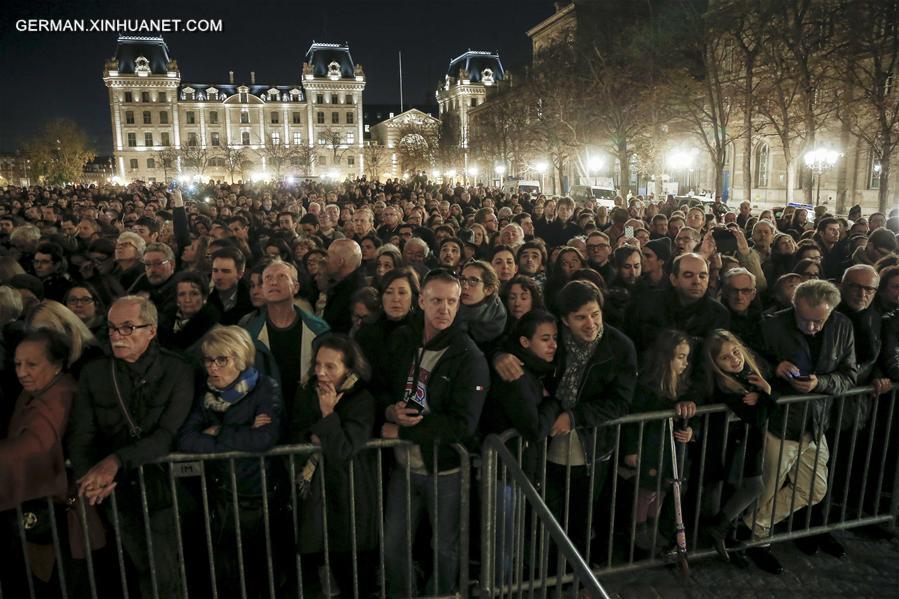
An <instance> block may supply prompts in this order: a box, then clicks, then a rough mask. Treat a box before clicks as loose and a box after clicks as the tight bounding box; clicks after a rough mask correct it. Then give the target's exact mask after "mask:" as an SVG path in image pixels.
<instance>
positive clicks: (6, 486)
mask: <svg viewBox="0 0 899 599" xmlns="http://www.w3.org/2000/svg"><path fill="white" fill-rule="evenodd" d="M77 392H78V384H77V383H76V382H75V379H73V378H72V377H71V376H70V375H68V374H66V375H63V376H62V377H60V378H59V380H57V381H56V383H54V384H53V385H52V386H51V387H50V388H49V389H47V390H45V391H44V392H43V393H42V394H40V395H38V396H35V395H32V394H31V393H28V392H27V391H22V393H21V394H20V395H19V399H18V401H17V402H16V407H15V410H14V411H13V415H12V419H11V420H10V424H9V434H8V435H7V437H6V439H3V440H2V441H0V511H3V510H8V509H11V508H14V507H16V506H17V505H19V504H20V503H22V502H23V501H27V500H29V499H36V498H39V497H47V496H64V495H65V493H66V486H67V483H66V469H65V458H64V457H63V449H62V437H63V435H64V434H65V431H66V426H67V425H68V422H69V413H70V411H71V408H72V401H73V400H74V398H75V395H76V393H77Z"/></svg>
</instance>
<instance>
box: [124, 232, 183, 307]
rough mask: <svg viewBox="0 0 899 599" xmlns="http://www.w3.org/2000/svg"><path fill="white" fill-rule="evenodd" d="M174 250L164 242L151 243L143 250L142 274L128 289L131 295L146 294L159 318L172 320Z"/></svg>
mask: <svg viewBox="0 0 899 599" xmlns="http://www.w3.org/2000/svg"><path fill="white" fill-rule="evenodd" d="M174 274H175V252H173V251H172V248H170V247H169V246H167V245H166V244H164V243H151V244H149V245H148V246H147V247H146V249H145V250H144V274H142V275H141V276H139V277H138V278H137V280H136V281H134V284H133V285H131V287H130V288H129V289H128V293H129V294H132V295H146V296H147V297H148V298H150V300H152V301H153V305H154V306H156V310H157V311H158V316H159V319H160V320H162V321H169V320H173V319H174V317H175V313H176V312H177V311H178V304H177V302H176V301H175V300H176V298H175V281H174V277H173V275H174Z"/></svg>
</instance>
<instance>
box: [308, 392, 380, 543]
mask: <svg viewBox="0 0 899 599" xmlns="http://www.w3.org/2000/svg"><path fill="white" fill-rule="evenodd" d="M374 421H375V400H374V397H372V395H371V393H369V392H368V391H367V390H366V389H365V388H364V386H363V385H362V384H359V383H357V384H356V385H355V386H353V387H352V388H351V389H350V390H348V391H345V392H344V394H343V397H341V398H340V401H338V402H337V405H336V406H335V408H334V412H333V413H332V414H330V415H329V416H327V417H325V418H322V413H321V409H320V408H319V404H318V395H317V393H316V390H315V381H314V380H310V381H309V384H307V385H306V386H305V387H302V388H301V389H300V390H299V392H298V394H297V399H296V407H295V409H294V415H293V422H292V423H291V427H290V441H291V442H292V443H311V442H312V440H311V437H312V435H317V436H318V438H319V439H320V440H321V450H322V455H323V457H324V465H322V463H321V462H319V465H318V468H317V469H316V472H315V475H314V476H313V478H312V486H311V490H310V494H309V496H308V497H307V498H306V499H305V500H303V501H301V506H300V508H299V514H300V522H299V526H300V553H317V552H320V551H323V550H324V527H323V526H322V522H323V518H322V511H323V510H324V511H325V512H326V515H327V517H328V550H329V551H351V550H352V531H353V523H352V521H351V519H350V516H351V514H352V513H353V512H352V510H351V506H353V505H354V506H355V519H356V521H355V530H356V543H357V545H356V549H357V550H358V551H366V550H369V549H372V548H373V547H374V546H375V543H376V542H377V529H376V520H375V518H376V515H377V514H376V510H375V502H374V497H375V496H376V494H377V492H378V491H377V486H376V483H375V476H376V474H375V473H376V470H377V467H376V462H375V459H376V456H375V452H374V451H362V452H360V451H359V450H360V449H361V448H362V447H363V446H364V445H365V443H366V442H368V441H369V440H370V439H371V438H372V434H371V433H372V429H373V427H374ZM351 462H352V464H353V481H352V490H353V492H354V493H355V496H351V494H350V490H351V485H350V473H349V464H350V463H351ZM304 464H305V460H303V459H299V460H296V468H297V477H298V478H299V477H300V476H301V471H302V468H303V466H304ZM321 476H324V477H325V481H324V482H325V493H326V495H325V497H323V496H322V489H321ZM324 506H327V507H324Z"/></svg>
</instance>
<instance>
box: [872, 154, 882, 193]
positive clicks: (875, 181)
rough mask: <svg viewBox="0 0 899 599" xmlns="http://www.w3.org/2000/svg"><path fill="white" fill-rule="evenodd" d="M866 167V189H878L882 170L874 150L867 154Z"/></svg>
mask: <svg viewBox="0 0 899 599" xmlns="http://www.w3.org/2000/svg"><path fill="white" fill-rule="evenodd" d="M868 165H869V166H868V189H880V173H881V171H882V170H883V168H882V167H881V166H880V158H878V157H877V152H876V150H874V148H871V151H870V152H869V158H868Z"/></svg>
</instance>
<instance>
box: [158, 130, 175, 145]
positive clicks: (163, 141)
mask: <svg viewBox="0 0 899 599" xmlns="http://www.w3.org/2000/svg"><path fill="white" fill-rule="evenodd" d="M159 145H162V146H170V145H172V144H171V142H169V134H168V133H160V134H159Z"/></svg>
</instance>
